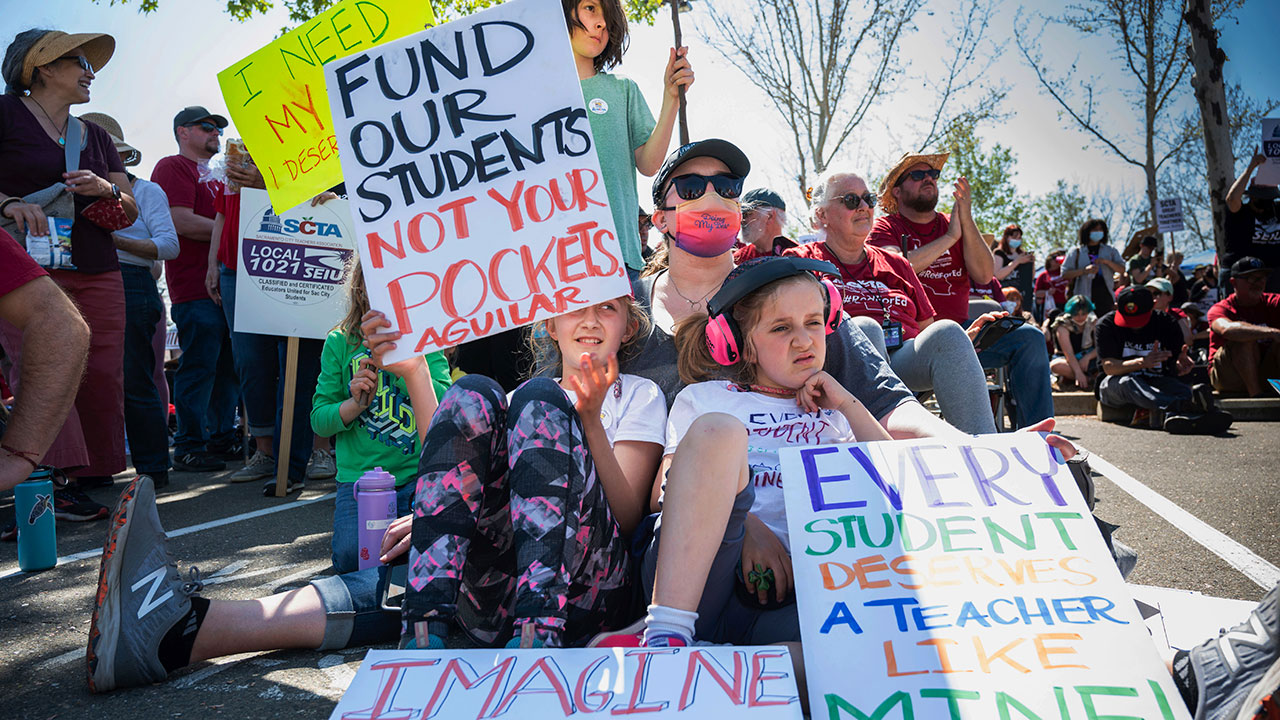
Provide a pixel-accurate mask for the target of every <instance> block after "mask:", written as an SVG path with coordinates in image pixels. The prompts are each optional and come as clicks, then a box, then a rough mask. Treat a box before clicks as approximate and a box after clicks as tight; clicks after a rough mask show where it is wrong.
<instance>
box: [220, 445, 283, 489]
mask: <svg viewBox="0 0 1280 720" xmlns="http://www.w3.org/2000/svg"><path fill="white" fill-rule="evenodd" d="M275 474H276V459H275V458H273V457H271V456H270V455H268V454H266V453H264V452H262V451H261V450H256V451H254V453H253V457H251V458H249V462H247V463H245V464H244V467H242V468H240V469H239V470H237V471H235V472H233V473H231V482H233V483H239V482H249V481H250V480H261V479H262V478H269V477H272V476H274V475H275Z"/></svg>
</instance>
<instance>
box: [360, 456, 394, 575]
mask: <svg viewBox="0 0 1280 720" xmlns="http://www.w3.org/2000/svg"><path fill="white" fill-rule="evenodd" d="M351 492H353V493H355V496H356V531H357V532H356V539H357V542H358V543H359V545H360V553H359V558H358V560H359V565H358V567H359V568H360V569H361V570H364V569H365V568H371V567H377V566H378V565H381V564H382V561H381V560H379V559H378V557H379V556H380V555H381V554H382V553H381V550H382V536H383V535H385V534H386V532H387V527H388V526H389V525H391V521H392V520H395V519H396V478H395V476H394V475H392V474H391V473H389V472H387V471H386V470H383V469H382V468H380V467H375V468H374V469H372V470H370V471H369V472H366V473H365V474H364V475H361V476H360V479H359V480H356V481H355V482H354V483H352V488H351Z"/></svg>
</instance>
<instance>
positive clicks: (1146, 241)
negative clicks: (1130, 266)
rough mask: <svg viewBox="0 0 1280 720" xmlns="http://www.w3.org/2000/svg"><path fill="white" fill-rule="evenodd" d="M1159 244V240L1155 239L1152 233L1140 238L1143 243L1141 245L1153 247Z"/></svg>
mask: <svg viewBox="0 0 1280 720" xmlns="http://www.w3.org/2000/svg"><path fill="white" fill-rule="evenodd" d="M1159 244H1160V241H1158V240H1156V239H1155V237H1154V236H1152V235H1148V236H1146V237H1144V238H1142V245H1143V247H1150V248H1153V247H1156V246H1157V245H1159Z"/></svg>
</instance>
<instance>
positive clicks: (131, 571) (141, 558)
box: [88, 475, 200, 692]
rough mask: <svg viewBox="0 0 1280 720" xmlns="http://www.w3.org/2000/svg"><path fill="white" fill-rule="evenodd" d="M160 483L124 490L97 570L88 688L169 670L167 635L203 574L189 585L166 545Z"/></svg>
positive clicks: (137, 483) (143, 479) (145, 679)
mask: <svg viewBox="0 0 1280 720" xmlns="http://www.w3.org/2000/svg"><path fill="white" fill-rule="evenodd" d="M166 541H167V538H166V537H165V534H164V528H163V527H161V525H160V515H159V513H157V512H156V501H155V488H154V487H153V485H152V482H151V478H149V477H147V476H145V475H143V476H140V477H138V478H137V479H135V480H134V481H133V482H132V483H130V485H129V487H128V488H126V489H125V491H124V493H123V494H121V496H120V502H119V504H118V505H116V510H115V513H114V514H113V515H112V517H111V528H110V531H109V532H108V534H107V544H106V546H105V547H104V548H103V551H102V570H101V572H100V573H99V575H98V593H97V598H96V599H97V604H96V607H95V608H94V611H93V621H92V623H91V624H90V626H89V654H88V660H89V689H90V690H93V691H94V692H106V691H108V690H113V689H115V688H118V687H130V686H133V685H145V684H149V683H154V682H158V681H160V680H163V679H165V677H167V676H168V672H167V671H166V670H165V668H164V665H163V664H162V663H161V662H160V657H159V649H160V641H161V640H163V639H164V636H165V634H166V633H167V632H169V629H170V628H172V627H173V626H174V625H175V624H176V623H178V622H180V621H181V620H182V619H183V618H184V617H186V616H187V614H188V613H189V612H190V611H191V595H192V593H194V592H195V591H196V590H199V589H200V583H199V580H198V578H197V579H196V580H195V581H194V582H191V583H183V581H182V578H181V576H179V574H178V566H177V565H175V564H174V562H173V559H172V558H171V557H170V556H169V551H168V549H167V548H166V546H165V543H166Z"/></svg>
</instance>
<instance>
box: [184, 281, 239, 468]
mask: <svg viewBox="0 0 1280 720" xmlns="http://www.w3.org/2000/svg"><path fill="white" fill-rule="evenodd" d="M173 321H174V323H176V324H177V325H178V346H179V347H181V348H182V358H181V359H180V360H179V361H178V372H177V373H176V374H175V375H174V378H173V395H174V398H173V405H174V409H175V410H176V411H177V415H178V436H177V438H176V440H175V442H174V445H175V447H174V452H175V453H177V454H178V455H185V454H186V453H189V452H199V451H201V450H204V449H205V448H206V445H214V446H218V445H230V444H231V443H232V442H233V441H234V438H235V424H236V406H237V405H239V404H240V397H239V395H240V383H239V381H238V380H237V379H236V370H235V366H234V364H233V361H232V359H231V337H230V335H231V333H230V332H228V331H227V320H226V318H225V317H223V315H222V309H221V308H219V307H218V305H217V303H215V302H214V301H213V300H212V299H211V298H202V299H200V300H189V301H187V302H181V303H174V304H173Z"/></svg>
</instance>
